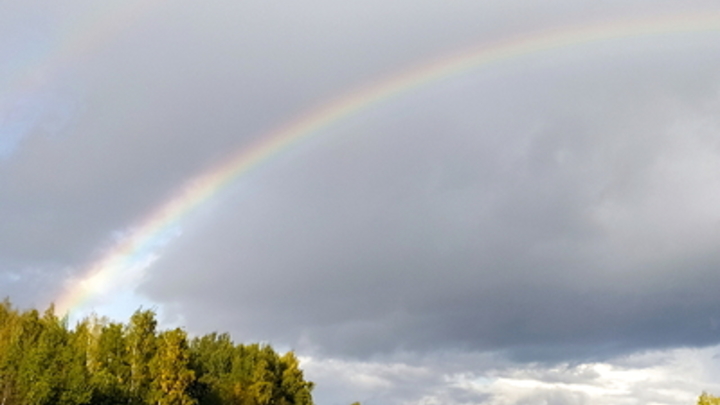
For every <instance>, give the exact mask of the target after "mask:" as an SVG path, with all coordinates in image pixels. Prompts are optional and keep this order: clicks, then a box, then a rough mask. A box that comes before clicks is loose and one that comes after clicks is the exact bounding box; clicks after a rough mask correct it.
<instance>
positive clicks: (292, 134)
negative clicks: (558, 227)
mask: <svg viewBox="0 0 720 405" xmlns="http://www.w3.org/2000/svg"><path fill="white" fill-rule="evenodd" d="M714 31H720V14H718V13H714V14H713V13H706V14H692V15H672V16H664V17H659V18H653V19H643V20H629V21H621V22H617V21H615V22H610V23H604V24H596V25H586V26H570V27H564V28H556V29H553V30H548V31H544V32H540V33H536V34H534V35H527V36H521V37H516V38H512V39H509V40H505V41H500V42H496V43H493V44H486V45H484V46H480V47H478V48H475V49H471V50H469V51H467V52H464V53H460V54H457V55H455V56H451V57H447V58H444V59H441V60H437V61H435V62H432V63H429V64H426V65H422V66H419V67H417V68H414V69H410V70H406V71H403V72H400V73H399V74H398V75H395V76H393V77H390V78H388V79H386V80H382V81H378V82H375V83H373V84H371V85H368V86H364V87H361V88H359V89H357V90H355V91H351V92H349V93H347V94H345V95H344V96H343V97H339V98H337V99H334V100H331V101H329V102H327V103H326V104H323V105H321V106H319V107H318V108H315V109H310V110H309V112H307V113H306V114H302V115H300V116H299V117H297V118H296V119H294V120H292V121H289V122H287V123H286V124H285V125H282V126H280V127H278V128H276V129H275V130H274V131H271V132H269V133H267V134H264V135H262V136H261V137H260V138H259V141H257V142H256V143H255V144H254V145H252V146H250V147H247V148H244V149H242V150H240V151H238V152H236V153H235V154H234V155H233V156H231V157H230V158H228V159H227V160H225V161H223V162H221V163H220V164H218V165H217V166H215V167H214V168H212V169H211V170H209V171H208V172H206V173H204V174H201V175H199V176H197V177H196V178H194V179H192V180H190V181H189V182H188V183H187V184H186V185H185V186H184V187H183V188H181V189H180V190H179V192H178V193H177V194H176V195H174V196H173V197H172V198H171V199H170V200H169V201H167V202H165V203H164V204H162V205H161V206H159V207H158V208H157V209H156V210H155V211H153V212H151V213H150V214H149V215H148V216H147V217H146V218H145V219H144V220H142V221H139V225H138V226H136V227H135V228H133V229H132V230H131V231H130V232H128V234H127V236H126V237H125V238H123V239H122V240H121V241H120V242H118V243H117V244H116V245H115V246H113V247H111V248H110V249H109V250H108V251H107V252H106V253H105V254H104V255H103V256H102V257H101V258H100V259H99V260H97V261H96V262H94V263H92V264H90V265H89V266H88V267H87V268H86V269H85V270H84V271H83V272H82V273H81V274H82V278H81V279H80V280H78V281H76V282H74V283H72V284H71V285H70V286H69V288H68V289H67V290H66V291H65V292H64V293H63V295H62V296H61V297H60V298H59V299H58V300H57V309H58V310H59V311H60V312H61V313H64V312H68V311H72V310H74V309H77V308H80V307H81V306H82V305H83V304H84V303H85V302H87V301H88V300H89V299H90V298H92V297H93V296H94V295H97V294H98V291H99V289H100V288H101V287H100V286H107V285H109V284H112V283H114V282H116V281H118V280H120V279H121V278H122V277H123V275H124V273H125V272H126V271H129V270H128V269H130V268H131V267H133V266H135V265H137V263H138V262H145V261H147V259H148V257H149V256H148V255H149V251H152V250H153V247H154V246H158V245H159V244H161V243H160V241H161V240H164V239H167V238H168V235H169V234H171V233H172V232H173V230H176V229H177V227H178V225H179V223H180V222H181V221H182V220H183V219H184V218H185V217H186V216H187V215H188V214H189V213H191V212H193V211H194V210H195V209H196V208H197V207H199V206H201V205H202V204H204V203H205V202H206V201H208V200H209V199H211V198H213V197H214V196H215V195H216V194H217V193H218V192H219V191H220V190H223V189H224V188H225V187H227V186H228V185H229V184H230V183H232V182H234V181H236V180H237V179H238V178H239V177H241V176H243V175H244V174H246V173H248V172H249V171H250V170H252V169H253V168H256V167H258V166H259V165H260V164H261V163H263V162H265V161H268V160H269V159H271V158H272V157H274V156H277V155H278V154H279V153H281V152H282V151H284V150H288V149H290V148H293V147H294V146H295V145H297V144H299V143H301V142H303V141H304V140H306V139H308V138H310V137H312V136H314V135H316V134H318V133H319V132H320V130H322V129H325V128H327V127H329V126H331V125H333V124H334V123H336V122H338V121H340V120H343V119H345V118H347V117H350V116H352V115H355V114H358V113H361V112H363V111H366V110H368V109H370V108H373V107H375V106H377V105H380V104H382V103H385V102H387V101H388V100H390V99H392V98H396V97H398V96H401V95H403V94H407V93H408V92H411V91H412V90H415V89H418V88H421V87H424V86H428V85H430V84H434V83H438V82H440V81H442V80H443V79H447V78H451V77H455V76H458V75H462V74H465V73H468V72H471V71H473V70H476V69H478V68H481V67H485V66H488V65H491V64H493V63H496V62H501V61H505V60H509V59H513V58H518V57H521V56H526V55H532V54H536V53H541V52H546V51H550V50H554V49H559V48H565V47H570V46H575V45H584V44H592V43H597V42H602V41H610V40H618V39H626V38H642V37H650V36H657V35H664V34H668V35H671V34H676V33H692V32H714Z"/></svg>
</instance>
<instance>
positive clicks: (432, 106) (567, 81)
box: [146, 41, 720, 360]
mask: <svg viewBox="0 0 720 405" xmlns="http://www.w3.org/2000/svg"><path fill="white" fill-rule="evenodd" d="M678 45H679V43H677V44H672V45H667V44H656V43H652V42H642V41H640V42H637V43H634V44H631V45H628V46H626V47H624V48H622V50H620V51H618V53H615V54H607V53H604V52H599V54H595V55H594V57H593V55H592V54H591V53H590V54H589V55H585V56H584V58H585V57H589V60H588V59H581V60H578V59H577V58H576V59H573V58H572V57H568V56H567V54H562V53H560V54H559V55H558V56H560V57H561V59H560V60H561V62H558V61H557V60H555V59H554V58H553V56H552V55H548V56H538V57H536V58H534V59H533V58H531V60H530V62H531V63H533V64H536V65H531V66H529V67H526V68H517V67H516V66H512V64H508V68H509V69H508V70H506V71H504V73H503V74H504V76H503V74H498V72H499V71H501V69H503V66H500V67H498V68H497V70H495V71H494V70H492V69H491V70H490V71H489V72H486V73H485V75H483V74H480V75H479V76H473V77H463V78H458V79H456V80H455V81H454V82H453V83H450V84H448V85H447V86H446V87H442V88H430V89H428V90H427V91H426V92H425V93H423V95H422V96H417V98H416V99H402V100H398V101H397V102H396V104H395V105H391V106H388V107H387V108H386V109H383V110H382V111H371V112H369V113H367V114H366V115H364V116H359V117H354V118H351V119H349V120H348V121H347V122H343V123H339V124H338V125H337V126H336V128H333V129H330V130H328V131H327V132H328V134H327V135H325V136H326V137H327V140H326V141H324V140H318V141H316V142H317V143H316V144H315V146H307V147H306V148H305V149H304V150H303V152H297V153H295V154H293V153H290V154H289V156H284V157H280V158H277V159H276V160H275V162H274V163H272V164H271V165H269V167H267V168H266V169H264V170H263V171H262V172H261V173H257V174H253V175H251V176H248V177H247V178H246V179H243V181H242V182H241V183H242V184H238V185H237V189H236V190H234V191H232V190H231V191H228V192H227V194H228V197H226V200H224V201H226V202H225V203H223V206H222V207H218V211H217V212H218V213H217V218H218V222H217V223H215V224H213V225H212V227H210V226H208V227H206V228H204V229H200V230H198V231H197V234H196V236H187V237H186V238H184V239H183V240H181V241H179V242H178V243H177V245H176V246H175V249H176V250H174V251H173V250H172V249H171V251H170V252H168V256H167V257H166V258H164V260H163V261H161V262H160V263H159V267H158V268H159V269H160V270H158V271H157V272H155V273H153V276H154V277H153V279H152V281H151V282H150V283H149V284H148V285H147V286H146V290H147V291H148V292H149V293H150V294H151V296H153V297H154V298H155V299H157V300H159V301H164V300H170V301H176V300H177V301H183V302H187V304H186V305H183V306H182V308H183V309H182V311H183V313H184V314H185V316H187V319H188V322H189V323H190V324H191V325H198V326H197V327H198V328H200V329H207V328H215V327H219V325H224V326H225V327H227V325H229V324H235V325H237V326H236V327H235V330H236V331H237V333H239V334H240V335H243V334H244V335H245V336H248V337H252V338H260V339H271V340H278V341H281V342H287V343H289V344H293V345H296V344H301V343H302V342H305V343H307V344H309V345H311V346H316V347H319V348H320V350H322V351H327V352H331V353H334V354H341V353H344V354H352V355H368V354H372V353H377V352H388V351H392V350H396V349H405V350H420V351H425V350H431V349H433V348H438V347H464V348H468V349H474V350H501V351H507V352H509V353H510V354H511V355H512V356H515V357H516V358H517V359H521V360H550V359H562V358H576V359H580V358H584V359H592V358H594V359H597V358H605V357H607V356H612V355H616V354H618V353H622V352H628V351H633V350H637V349H642V348H647V347H667V346H675V345H705V344H710V343H714V342H717V341H718V337H719V336H720V335H719V334H718V330H717V328H716V327H715V326H713V325H715V324H716V321H715V315H714V314H716V313H717V311H718V309H720V302H718V301H717V300H716V299H714V294H713V289H714V288H713V286H715V285H717V283H718V281H720V280H718V277H720V276H717V275H716V274H715V272H714V270H713V269H714V268H715V267H716V266H717V265H718V263H720V257H718V255H717V254H716V253H715V251H714V248H713V247H714V246H715V245H716V243H717V242H718V235H717V232H716V229H717V228H716V225H715V224H716V221H717V217H718V213H717V212H716V210H715V209H714V208H711V207H712V204H713V202H714V201H718V195H717V194H716V193H715V192H714V191H711V190H712V189H713V185H714V184H716V182H717V179H716V177H715V176H714V175H707V176H704V177H703V173H708V172H707V171H708V170H710V171H711V172H712V170H714V169H716V168H717V167H716V166H717V165H716V164H715V163H712V162H713V161H714V160H715V159H716V156H717V153H718V149H717V142H716V141H714V140H713V139H714V136H713V134H714V133H715V131H717V129H718V128H719V127H718V125H717V120H716V119H715V118H714V117H715V112H716V111H717V108H718V101H717V83H718V77H717V75H716V74H715V73H713V72H711V71H710V70H709V69H708V68H707V66H709V65H711V64H712V65H714V64H716V63H717V60H716V58H715V57H712V56H707V55H706V56H697V55H696V54H695V53H694V51H683V48H676V49H675V54H674V55H675V56H674V58H680V59H682V61H683V63H680V62H677V61H676V60H674V59H673V58H671V57H670V56H668V55H667V54H666V52H667V51H668V50H669V49H671V48H673V47H676V46H678ZM690 45H691V46H692V45H693V43H691V44H690ZM638 51H640V52H642V53H643V55H642V56H643V58H642V59H640V58H638V57H637V56H633V54H634V53H637V52H638ZM563 57H564V58H567V59H562V58H563ZM658 64H660V65H662V66H664V68H662V69H661V68H658V67H657V66H658ZM532 66H534V68H533V67H532ZM688 78H692V79H688ZM698 175H700V176H701V178H700V179H697V176H698ZM685 177H695V178H696V180H693V181H690V180H688V181H686V180H684V179H685ZM701 201H704V202H701ZM698 202H700V203H699V204H700V205H701V206H698V205H697V203H698ZM202 241H212V242H211V243H203V242H202ZM190 252H192V253H190ZM208 260H210V261H211V262H212V264H213V265H212V266H208ZM179 269H182V272H188V273H187V274H189V276H183V275H182V273H181V272H179ZM176 291H182V294H183V298H182V300H180V298H179V296H177V295H176ZM221 306H227V307H231V308H233V309H232V311H229V312H224V311H219V312H216V314H215V315H214V316H213V317H207V316H206V315H205V314H207V313H208V312H212V311H214V310H215V308H219V307H221ZM194 314H197V315H194ZM215 325H217V326H215Z"/></svg>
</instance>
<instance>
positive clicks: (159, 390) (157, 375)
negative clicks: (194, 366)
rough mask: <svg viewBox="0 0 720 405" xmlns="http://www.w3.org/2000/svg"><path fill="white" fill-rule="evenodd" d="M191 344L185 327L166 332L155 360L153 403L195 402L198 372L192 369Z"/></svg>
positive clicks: (183, 404) (181, 404) (189, 404)
mask: <svg viewBox="0 0 720 405" xmlns="http://www.w3.org/2000/svg"><path fill="white" fill-rule="evenodd" d="M189 364H190V348H189V347H188V342H187V335H186V334H185V332H184V331H183V330H182V329H179V328H178V329H173V330H170V331H167V332H162V333H161V334H160V337H159V339H158V345H157V353H156V355H155V357H154V359H153V361H152V366H151V370H152V374H153V382H152V389H151V395H150V396H151V398H152V403H154V404H157V405H194V404H195V403H196V402H197V401H196V400H195V398H192V397H191V396H190V387H191V385H192V383H193V382H194V381H195V372H194V371H192V370H190V368H189Z"/></svg>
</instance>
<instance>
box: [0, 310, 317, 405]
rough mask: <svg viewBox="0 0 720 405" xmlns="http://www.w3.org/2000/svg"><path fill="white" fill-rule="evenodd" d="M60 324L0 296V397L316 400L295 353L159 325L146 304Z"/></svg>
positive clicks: (158, 403) (252, 403)
mask: <svg viewBox="0 0 720 405" xmlns="http://www.w3.org/2000/svg"><path fill="white" fill-rule="evenodd" d="M67 324H68V322H67V319H63V318H60V317H58V316H57V315H56V314H55V310H54V307H53V306H50V307H49V308H48V309H47V310H46V311H45V312H44V313H42V314H40V313H39V312H38V311H37V310H35V309H29V310H19V309H17V308H15V307H13V306H12V304H11V303H10V301H9V300H8V299H6V300H5V301H3V302H2V303H1V304H0V405H49V404H53V405H56V404H57V405H86V404H87V405H120V404H123V405H151V404H152V405H226V404H233V405H313V400H312V395H311V392H312V389H313V383H312V382H310V381H306V380H305V378H304V376H303V372H302V370H301V369H300V367H299V361H298V359H297V357H296V356H295V354H294V353H293V352H288V353H285V354H279V353H277V352H276V351H275V350H274V349H273V348H272V347H271V346H270V345H263V344H236V343H234V342H233V341H232V339H231V338H230V336H229V335H228V334H226V333H223V334H218V333H211V334H207V335H204V336H199V337H194V338H192V339H190V338H188V336H187V333H186V332H185V331H184V330H183V329H180V328H177V329H171V330H158V325H157V320H156V314H155V312H154V311H152V310H138V311H136V312H135V313H134V314H133V315H132V317H131V318H130V320H129V322H128V323H127V324H124V323H119V322H110V321H108V320H107V319H103V318H98V317H96V316H93V317H88V318H85V319H83V320H82V321H80V322H78V323H77V325H76V326H75V327H74V328H69V327H68V325H67Z"/></svg>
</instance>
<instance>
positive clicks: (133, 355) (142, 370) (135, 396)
mask: <svg viewBox="0 0 720 405" xmlns="http://www.w3.org/2000/svg"><path fill="white" fill-rule="evenodd" d="M156 328H157V320H155V313H154V312H153V311H151V310H145V311H142V310H138V311H136V312H135V313H134V314H133V316H132V317H131V318H130V325H129V326H128V331H127V348H128V360H129V361H128V363H129V365H130V384H129V385H130V386H129V393H130V403H131V404H132V405H140V404H150V403H151V402H149V401H150V398H149V394H150V383H151V382H152V375H151V373H150V362H151V361H152V359H153V357H154V356H155V352H156V350H157V343H156V339H157V336H156Z"/></svg>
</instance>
